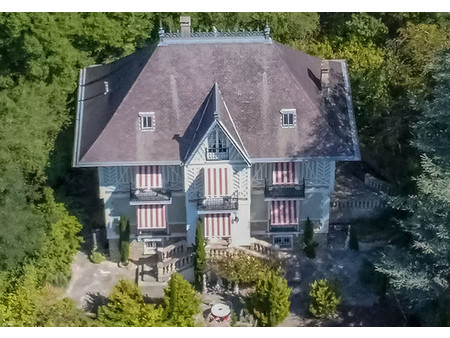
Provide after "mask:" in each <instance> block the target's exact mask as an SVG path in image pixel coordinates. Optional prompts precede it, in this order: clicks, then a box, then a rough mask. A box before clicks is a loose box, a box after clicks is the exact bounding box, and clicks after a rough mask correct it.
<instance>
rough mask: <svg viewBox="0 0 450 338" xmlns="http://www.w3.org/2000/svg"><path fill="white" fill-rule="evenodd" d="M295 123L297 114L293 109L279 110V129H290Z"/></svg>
mask: <svg viewBox="0 0 450 338" xmlns="http://www.w3.org/2000/svg"><path fill="white" fill-rule="evenodd" d="M296 123H297V113H296V110H295V109H281V127H282V128H292V127H295V125H296Z"/></svg>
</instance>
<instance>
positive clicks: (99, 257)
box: [89, 247, 106, 264]
mask: <svg viewBox="0 0 450 338" xmlns="http://www.w3.org/2000/svg"><path fill="white" fill-rule="evenodd" d="M89 259H90V261H91V262H92V263H94V264H100V263H101V262H103V261H104V260H106V258H105V256H103V254H102V253H101V252H98V251H97V248H96V247H94V248H93V249H92V252H91V254H90V256H89Z"/></svg>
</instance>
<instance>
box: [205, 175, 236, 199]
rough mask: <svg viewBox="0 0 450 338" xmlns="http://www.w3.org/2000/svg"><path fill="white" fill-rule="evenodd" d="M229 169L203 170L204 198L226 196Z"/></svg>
mask: <svg viewBox="0 0 450 338" xmlns="http://www.w3.org/2000/svg"><path fill="white" fill-rule="evenodd" d="M229 172H230V170H229V168H206V169H205V196H207V197H211V196H228V191H229V187H228V184H229V182H230V178H229V176H228V175H229Z"/></svg>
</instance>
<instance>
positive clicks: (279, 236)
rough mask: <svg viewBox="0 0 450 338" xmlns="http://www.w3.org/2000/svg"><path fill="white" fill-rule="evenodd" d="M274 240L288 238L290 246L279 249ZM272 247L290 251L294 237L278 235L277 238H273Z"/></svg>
mask: <svg viewBox="0 0 450 338" xmlns="http://www.w3.org/2000/svg"><path fill="white" fill-rule="evenodd" d="M276 238H280V239H281V238H289V241H290V246H289V247H281V246H280V245H279V244H276V243H275V239H276ZM273 245H274V246H275V245H278V247H279V249H280V250H292V248H293V247H294V236H292V235H278V236H273Z"/></svg>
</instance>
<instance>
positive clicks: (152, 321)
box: [97, 279, 163, 327]
mask: <svg viewBox="0 0 450 338" xmlns="http://www.w3.org/2000/svg"><path fill="white" fill-rule="evenodd" d="M162 311H163V309H162V308H161V307H160V306H156V307H155V306H154V305H152V304H146V303H145V301H144V296H143V295H142V290H141V288H140V287H139V286H137V285H136V284H135V283H134V282H133V281H131V280H124V279H122V280H120V281H119V283H118V284H117V285H116V286H115V287H114V289H113V290H112V291H111V293H110V294H109V297H108V303H107V304H106V305H103V306H101V307H99V309H98V316H97V323H98V324H99V325H101V326H150V327H151V326H161V325H162Z"/></svg>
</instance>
